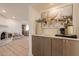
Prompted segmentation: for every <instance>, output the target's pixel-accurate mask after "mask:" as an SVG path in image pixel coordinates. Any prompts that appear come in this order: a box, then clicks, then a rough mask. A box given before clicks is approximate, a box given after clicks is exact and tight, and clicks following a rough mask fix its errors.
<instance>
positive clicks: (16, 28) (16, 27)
mask: <svg viewBox="0 0 79 59" xmlns="http://www.w3.org/2000/svg"><path fill="white" fill-rule="evenodd" d="M25 22H26V24H27V21H24V20H13V19H6V18H3V17H0V25H7V26H8V27H7V28H5V27H3V29H0V30H5V29H6V30H7V31H8V32H10V33H20V34H21V33H22V32H21V31H22V29H21V25H22V24H25Z"/></svg>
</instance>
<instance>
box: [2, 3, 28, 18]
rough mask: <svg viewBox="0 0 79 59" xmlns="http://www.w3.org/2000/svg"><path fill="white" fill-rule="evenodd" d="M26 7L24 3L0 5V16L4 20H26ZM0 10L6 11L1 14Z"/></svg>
mask: <svg viewBox="0 0 79 59" xmlns="http://www.w3.org/2000/svg"><path fill="white" fill-rule="evenodd" d="M27 5H28V4H24V3H5V4H4V3H2V4H1V3H0V15H1V16H3V17H5V18H10V19H14V18H12V17H15V19H27ZM2 10H6V13H3V12H2Z"/></svg>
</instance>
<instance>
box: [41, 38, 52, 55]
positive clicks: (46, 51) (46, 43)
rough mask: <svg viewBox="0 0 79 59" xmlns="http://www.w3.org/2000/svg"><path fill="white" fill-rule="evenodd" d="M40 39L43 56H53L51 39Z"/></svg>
mask: <svg viewBox="0 0 79 59" xmlns="http://www.w3.org/2000/svg"><path fill="white" fill-rule="evenodd" d="M40 41H41V43H40V47H41V48H40V50H41V51H40V52H41V56H51V39H50V38H48V37H41V39H40Z"/></svg>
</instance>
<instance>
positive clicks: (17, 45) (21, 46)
mask: <svg viewBox="0 0 79 59" xmlns="http://www.w3.org/2000/svg"><path fill="white" fill-rule="evenodd" d="M28 39H29V38H28V37H23V38H20V39H17V40H13V41H11V42H9V43H7V44H6V45H3V46H0V56H28V50H29V43H28V42H29V41H28Z"/></svg>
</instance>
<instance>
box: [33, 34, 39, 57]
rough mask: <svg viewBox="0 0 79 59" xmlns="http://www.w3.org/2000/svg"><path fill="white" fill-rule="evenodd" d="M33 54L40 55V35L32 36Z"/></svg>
mask: <svg viewBox="0 0 79 59" xmlns="http://www.w3.org/2000/svg"><path fill="white" fill-rule="evenodd" d="M32 54H33V55H34V56H40V40H39V37H38V36H32Z"/></svg>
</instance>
